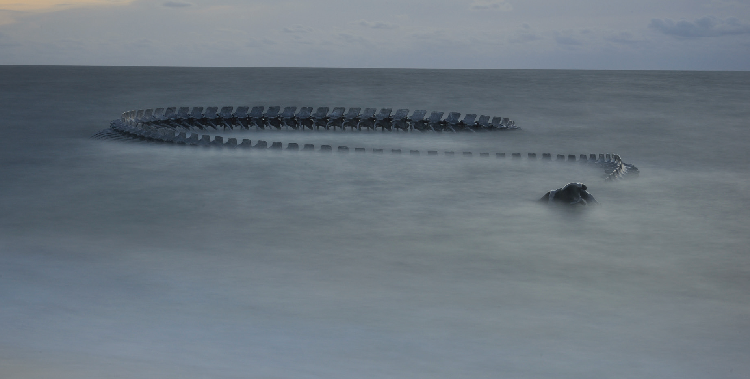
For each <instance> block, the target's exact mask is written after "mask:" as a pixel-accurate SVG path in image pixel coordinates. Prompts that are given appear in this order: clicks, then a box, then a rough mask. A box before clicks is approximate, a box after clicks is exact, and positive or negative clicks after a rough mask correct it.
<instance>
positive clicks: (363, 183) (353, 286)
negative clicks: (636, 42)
mask: <svg viewBox="0 0 750 379" xmlns="http://www.w3.org/2000/svg"><path fill="white" fill-rule="evenodd" d="M0 100H1V101H2V109H0V175H1V178H0V377H2V378H55V379H59V378H71V379H72V378H76V379H80V378H105V377H106V378H342V379H343V378H680V379H685V378H748V377H750V359H748V357H750V248H749V247H748V246H749V243H750V228H749V227H748V225H750V215H749V214H748V213H749V212H750V175H748V174H749V173H748V171H749V170H748V168H749V167H750V166H749V165H748V162H750V149H749V148H748V147H750V125H749V124H750V105H749V104H750V73H748V72H677V71H565V70H560V71H556V70H405V69H403V70H402V69H305V68H168V67H165V68H153V67H66V66H49V67H44V66H38V67H34V66H2V67H0ZM224 105H228V106H234V107H237V106H242V105H246V106H255V105H264V106H266V107H268V106H272V105H279V106H282V107H284V106H297V107H302V106H310V107H319V106H328V107H331V108H332V107H338V106H341V107H347V109H348V108H349V107H362V108H365V107H374V108H382V107H392V108H394V110H395V109H397V108H409V109H410V110H412V111H413V110H416V109H426V110H427V111H428V112H429V111H444V112H446V114H447V112H451V111H455V112H461V113H462V114H467V113H477V114H487V115H492V116H503V117H509V118H511V119H513V120H515V121H516V124H517V125H518V126H520V127H521V128H522V129H521V130H518V131H511V132H498V133H474V134H472V133H461V134H448V133H444V134H437V133H418V132H417V133H381V132H369V133H368V132H354V133H351V132H345V133H344V132H340V131H339V132H324V131H321V132H300V131H244V132H238V131H234V132H223V131H222V132H221V133H222V134H225V135H228V136H229V135H231V136H235V137H239V138H249V139H251V140H252V141H253V144H254V143H255V142H256V141H257V140H265V141H268V143H269V144H270V143H271V142H276V141H278V142H283V143H285V144H286V143H288V142H297V143H300V145H301V144H303V143H314V144H315V145H316V148H317V147H318V146H319V145H320V144H330V145H332V146H334V149H336V146H348V147H349V148H350V149H351V150H352V152H350V153H349V154H338V153H335V152H334V153H332V154H323V153H319V152H301V151H300V152H288V151H281V152H279V151H276V152H272V151H265V152H264V151H257V150H242V149H215V148H198V147H188V146H172V145H166V144H155V143H145V142H121V141H101V140H94V139H90V137H91V136H92V135H93V134H95V133H96V132H98V131H100V130H102V129H105V128H107V127H108V126H109V123H110V121H112V120H113V119H116V118H119V116H120V114H121V113H122V112H124V111H127V110H131V109H144V108H156V107H168V106H191V107H192V106H204V107H205V106H224ZM213 134H220V133H219V132H215V133H213ZM355 147H366V148H383V149H384V150H385V151H386V153H385V154H382V155H377V154H372V153H370V152H368V153H366V154H355V153H354V152H353V149H354V148H355ZM391 149H403V150H404V152H405V154H402V155H392V154H390V153H388V152H389V151H390V150H391ZM412 149H413V150H420V151H421V152H422V154H421V155H419V156H412V155H409V154H408V152H407V150H412ZM427 150H439V151H441V152H442V151H446V150H451V151H455V152H456V156H455V157H452V158H451V157H446V156H444V155H442V154H441V155H438V156H427V155H426V154H425V153H426V151H427ZM463 151H470V152H473V153H474V156H473V157H464V156H462V155H461V154H460V152H463ZM481 152H489V153H491V157H489V158H480V157H479V156H478V155H479V153H481ZM496 152H505V153H507V154H508V155H509V156H510V154H511V153H522V154H523V155H524V156H525V155H526V153H529V152H533V153H537V154H540V155H541V153H552V154H553V156H554V154H566V155H567V154H576V155H579V154H592V153H596V154H598V153H617V154H620V155H621V156H622V158H623V160H624V161H625V162H627V163H631V164H634V165H635V166H637V167H638V168H639V169H640V177H639V178H637V179H634V180H625V181H620V182H615V183H605V182H604V181H603V179H602V171H601V170H598V169H595V168H592V167H589V166H585V165H581V164H577V163H555V162H549V163H543V162H533V161H527V160H526V159H523V160H521V161H514V160H511V159H510V158H508V159H506V160H502V159H496V158H495V157H494V153H496ZM574 181H578V182H584V183H586V184H587V185H588V187H589V191H590V192H591V193H592V194H593V195H594V196H595V197H596V198H597V200H598V201H599V202H600V203H601V206H600V207H596V208H589V209H586V210H583V211H581V210H576V211H570V210H564V209H551V208H549V207H546V206H544V205H543V204H540V203H538V202H536V201H535V200H537V199H538V198H540V197H541V196H542V195H543V194H544V193H545V192H546V191H549V190H551V189H554V188H558V187H561V186H563V185H564V184H566V183H568V182H574Z"/></svg>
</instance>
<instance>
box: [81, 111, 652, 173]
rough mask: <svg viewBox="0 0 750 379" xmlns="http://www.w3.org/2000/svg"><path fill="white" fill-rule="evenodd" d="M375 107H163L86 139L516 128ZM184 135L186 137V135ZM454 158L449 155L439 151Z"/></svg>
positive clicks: (204, 141) (623, 168)
mask: <svg viewBox="0 0 750 379" xmlns="http://www.w3.org/2000/svg"><path fill="white" fill-rule="evenodd" d="M376 112H377V109H375V108H365V110H364V111H362V109H361V108H349V111H348V112H346V109H345V108H343V107H337V108H333V110H331V111H330V112H329V108H328V107H320V108H318V109H317V110H316V111H315V112H314V113H313V108H312V107H303V108H300V109H299V111H297V107H286V108H284V110H283V111H282V110H281V107H278V106H273V107H269V108H268V110H265V111H264V107H262V106H257V107H253V108H252V109H250V107H246V106H241V107H237V108H236V109H234V112H233V107H222V108H221V109H219V108H218V107H207V108H205V109H204V108H203V107H193V108H192V109H191V108H189V107H179V108H177V107H169V108H156V109H143V110H137V111H136V110H133V111H127V112H124V113H123V114H122V115H121V117H120V118H119V119H116V120H113V121H112V122H111V124H110V127H109V128H108V129H105V130H102V131H100V132H99V133H96V134H95V135H94V136H92V138H97V139H115V140H140V141H150V142H158V143H169V144H181V145H190V146H207V147H208V146H213V147H226V148H252V149H285V150H303V151H312V150H315V146H314V145H313V144H304V146H303V147H302V148H301V149H300V146H299V144H297V143H288V144H287V146H286V148H284V146H283V144H282V143H281V142H273V143H272V144H271V145H270V146H269V145H268V143H267V142H266V141H256V144H255V145H253V144H252V142H251V141H250V140H249V139H243V140H242V141H241V142H239V143H238V141H237V139H236V138H228V139H227V140H226V141H224V137H223V136H218V135H217V136H212V135H210V134H207V133H206V131H219V130H227V129H235V128H236V129H241V130H263V129H272V130H280V129H293V130H320V129H325V130H342V131H343V130H347V129H348V130H352V131H353V130H362V129H365V130H373V131H377V130H380V131H383V132H386V131H387V132H437V133H441V132H443V133H444V132H448V133H458V132H469V133H477V132H498V131H510V130H517V129H520V128H519V127H518V126H516V124H515V122H513V120H510V119H508V118H503V117H490V116H485V115H481V116H479V118H477V115H476V114H467V115H466V116H464V118H463V119H461V114H460V113H458V112H450V113H448V116H447V117H446V118H445V119H443V115H444V113H443V112H432V113H431V114H430V116H429V117H426V116H427V111H425V110H416V111H414V113H412V115H411V116H409V115H408V113H409V110H408V109H398V110H396V113H395V114H392V112H393V109H392V108H383V109H381V110H380V112H377V113H376ZM188 133H190V135H188ZM371 150H372V152H373V153H376V154H377V153H383V149H371ZM319 151H324V152H326V151H333V147H332V146H330V145H321V146H320V147H319ZM337 151H339V152H348V151H349V148H348V147H347V146H338V148H337ZM354 151H355V152H365V151H366V149H364V148H355V149H354ZM391 152H392V153H394V154H401V150H400V149H392V150H391ZM419 153H420V152H419V151H418V150H409V154H411V155H415V154H419ZM443 153H444V154H445V155H449V156H450V155H454V152H452V151H445V152H443ZM427 154H428V155H437V154H438V151H436V150H429V151H427ZM462 155H464V156H472V155H473V153H472V152H462ZM479 156H480V157H489V156H490V153H479ZM494 156H495V157H497V158H505V157H506V154H505V153H495V154H494ZM521 157H522V156H521V154H520V153H512V154H511V158H512V159H521ZM527 159H537V154H536V153H528V155H527ZM541 159H542V160H549V161H551V160H552V154H550V153H543V154H541ZM555 160H556V161H558V162H576V161H577V162H581V163H586V164H590V165H593V166H595V167H600V168H602V169H603V170H604V180H605V181H612V180H617V179H623V178H627V177H636V176H638V168H636V167H635V166H633V165H631V164H627V163H624V162H623V161H622V159H621V158H620V156H619V155H617V154H589V155H586V154H580V156H578V157H577V156H576V155H572V154H571V155H567V157H566V156H565V155H563V154H557V155H556V159H555Z"/></svg>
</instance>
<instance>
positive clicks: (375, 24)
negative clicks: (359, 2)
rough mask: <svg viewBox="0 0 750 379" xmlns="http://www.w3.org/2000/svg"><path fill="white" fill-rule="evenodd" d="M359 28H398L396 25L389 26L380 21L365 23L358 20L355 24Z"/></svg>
mask: <svg viewBox="0 0 750 379" xmlns="http://www.w3.org/2000/svg"><path fill="white" fill-rule="evenodd" d="M356 24H357V25H359V26H364V27H366V28H371V29H396V28H398V26H397V25H394V24H391V23H389V22H382V21H367V20H359V21H357V22H356Z"/></svg>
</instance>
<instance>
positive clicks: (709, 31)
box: [648, 16, 750, 39]
mask: <svg viewBox="0 0 750 379" xmlns="http://www.w3.org/2000/svg"><path fill="white" fill-rule="evenodd" d="M648 26H649V28H651V29H654V30H656V31H658V32H661V33H664V34H667V35H671V36H674V37H677V38H684V39H691V38H703V37H721V36H727V35H738V34H750V25H747V24H744V23H742V22H740V21H739V20H738V19H736V18H728V19H725V20H722V19H719V18H716V17H710V16H706V17H702V18H699V19H697V20H695V21H687V20H680V21H674V20H671V19H668V18H666V19H659V18H655V19H652V20H651V23H650V24H649V25H648Z"/></svg>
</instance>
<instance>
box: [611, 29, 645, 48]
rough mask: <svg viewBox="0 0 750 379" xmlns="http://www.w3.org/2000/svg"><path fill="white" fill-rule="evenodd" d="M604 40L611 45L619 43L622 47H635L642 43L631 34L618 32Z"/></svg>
mask: <svg viewBox="0 0 750 379" xmlns="http://www.w3.org/2000/svg"><path fill="white" fill-rule="evenodd" d="M604 40H605V41H607V42H612V43H619V44H622V45H635V44H638V43H641V42H643V40H638V39H636V38H635V37H634V36H633V34H631V33H629V32H620V33H615V34H611V35H608V36H605V37H604Z"/></svg>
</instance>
